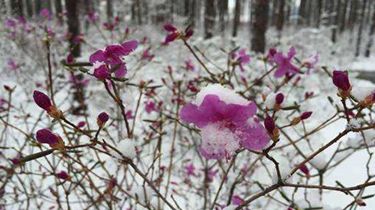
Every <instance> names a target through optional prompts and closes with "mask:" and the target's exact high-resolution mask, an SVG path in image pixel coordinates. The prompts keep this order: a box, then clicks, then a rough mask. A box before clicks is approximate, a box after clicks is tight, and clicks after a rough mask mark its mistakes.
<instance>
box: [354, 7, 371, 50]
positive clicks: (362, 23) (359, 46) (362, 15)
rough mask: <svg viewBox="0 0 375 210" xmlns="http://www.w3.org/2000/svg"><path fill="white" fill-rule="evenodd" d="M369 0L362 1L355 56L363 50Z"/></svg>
mask: <svg viewBox="0 0 375 210" xmlns="http://www.w3.org/2000/svg"><path fill="white" fill-rule="evenodd" d="M367 1H368V0H363V1H362V8H361V16H360V22H359V27H358V35H357V42H356V48H355V56H356V57H358V56H359V54H360V50H361V42H362V33H363V25H364V21H365V10H366V6H367Z"/></svg>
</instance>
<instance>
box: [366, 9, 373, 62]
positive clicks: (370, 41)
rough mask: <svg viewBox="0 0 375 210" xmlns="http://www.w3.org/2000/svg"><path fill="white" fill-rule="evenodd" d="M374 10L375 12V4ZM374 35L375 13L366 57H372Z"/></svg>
mask: <svg viewBox="0 0 375 210" xmlns="http://www.w3.org/2000/svg"><path fill="white" fill-rule="evenodd" d="M374 10H375V4H374ZM374 35H375V12H373V14H372V23H371V28H370V33H369V40H368V42H367V46H366V51H365V56H366V57H370V53H371V47H372V46H373V44H374Z"/></svg>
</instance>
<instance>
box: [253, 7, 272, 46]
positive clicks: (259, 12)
mask: <svg viewBox="0 0 375 210" xmlns="http://www.w3.org/2000/svg"><path fill="white" fill-rule="evenodd" d="M268 3H269V1H268V0H254V2H253V5H254V20H253V22H252V39H251V49H252V50H253V51H255V52H260V53H264V51H265V48H266V31H267V23H268V6H269V5H268Z"/></svg>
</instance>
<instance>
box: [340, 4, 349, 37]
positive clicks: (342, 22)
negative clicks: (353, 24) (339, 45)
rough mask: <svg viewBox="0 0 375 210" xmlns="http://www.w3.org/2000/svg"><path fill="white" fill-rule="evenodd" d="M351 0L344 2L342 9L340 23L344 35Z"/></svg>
mask: <svg viewBox="0 0 375 210" xmlns="http://www.w3.org/2000/svg"><path fill="white" fill-rule="evenodd" d="M348 5H349V0H344V2H343V4H342V9H341V15H340V22H339V30H340V32H341V33H342V32H343V31H344V30H345V25H346V24H345V23H346V15H347V10H348Z"/></svg>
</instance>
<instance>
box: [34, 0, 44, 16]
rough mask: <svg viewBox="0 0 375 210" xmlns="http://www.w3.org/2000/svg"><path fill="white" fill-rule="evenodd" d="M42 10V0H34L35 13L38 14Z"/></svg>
mask: <svg viewBox="0 0 375 210" xmlns="http://www.w3.org/2000/svg"><path fill="white" fill-rule="evenodd" d="M40 10H42V0H35V14H36V15H39V14H40Z"/></svg>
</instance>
